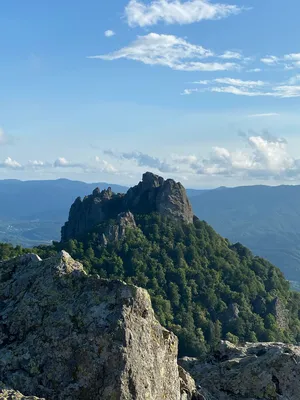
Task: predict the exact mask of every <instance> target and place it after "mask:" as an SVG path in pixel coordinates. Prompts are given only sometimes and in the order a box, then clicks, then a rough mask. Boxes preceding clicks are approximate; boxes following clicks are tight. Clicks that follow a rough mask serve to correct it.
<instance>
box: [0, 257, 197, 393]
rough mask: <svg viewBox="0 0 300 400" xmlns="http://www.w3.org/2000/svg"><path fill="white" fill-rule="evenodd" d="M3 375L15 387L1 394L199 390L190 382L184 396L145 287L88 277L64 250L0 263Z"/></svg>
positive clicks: (170, 345) (171, 348) (173, 352)
mask: <svg viewBox="0 0 300 400" xmlns="http://www.w3.org/2000/svg"><path fill="white" fill-rule="evenodd" d="M181 375H182V374H181ZM186 379H187V378H186ZM0 382H3V384H5V385H6V386H7V388H11V389H13V390H14V391H9V390H8V389H3V390H2V398H3V399H23V398H24V399H28V400H29V399H32V400H33V399H35V397H22V395H21V394H20V393H23V394H24V396H37V397H40V398H45V399H47V400H119V399H120V400H146V399H148V400H163V399H166V400H180V399H181V398H182V399H184V400H186V399H187V400H190V399H192V398H193V395H195V396H196V393H195V388H194V386H193V383H192V381H191V382H190V383H189V385H187V387H185V389H184V390H183V389H182V397H181V392H180V386H182V385H181V380H180V377H179V371H178V366H177V338H176V336H175V335H173V334H172V333H170V332H169V331H167V330H166V329H164V328H163V327H162V326H161V325H160V324H159V323H158V321H157V320H156V318H155V316H154V312H153V309H152V307H151V301H150V297H149V295H148V293H147V291H145V290H144V289H140V288H138V287H135V286H130V285H126V284H125V283H123V282H121V281H108V280H103V279H100V278H99V277H97V276H88V275H87V274H86V273H85V272H84V270H83V267H82V265H81V264H80V263H79V262H76V261H74V260H73V259H72V258H71V257H70V256H69V255H68V253H66V252H62V253H61V254H59V255H58V256H57V257H53V258H49V259H46V260H44V261H42V260H41V259H40V258H39V257H38V256H36V255H34V254H31V255H27V256H22V257H18V258H15V259H12V260H9V261H6V262H2V263H0ZM18 391H20V393H18ZM0 398H1V397H0ZM194 399H197V397H194Z"/></svg>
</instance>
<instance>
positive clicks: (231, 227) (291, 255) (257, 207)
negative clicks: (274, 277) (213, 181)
mask: <svg viewBox="0 0 300 400" xmlns="http://www.w3.org/2000/svg"><path fill="white" fill-rule="evenodd" d="M190 200H191V203H192V206H193V210H194V213H195V214H196V215H197V216H198V217H199V218H201V219H203V220H205V221H207V222H208V223H209V224H210V225H212V226H213V228H214V229H216V231H217V232H219V233H220V234H221V235H222V236H224V237H226V238H228V239H229V240H230V241H232V242H236V241H239V242H242V243H243V244H244V245H245V246H247V247H249V248H250V249H251V250H252V251H253V253H254V254H257V255H260V256H262V257H265V258H267V259H268V260H270V261H271V262H272V263H274V264H275V265H277V266H278V267H279V268H280V269H281V270H282V271H283V273H284V274H285V276H286V278H287V279H289V280H291V281H298V282H300V186H276V187H269V186H245V187H237V188H223V189H222V190H210V191H206V192H202V193H201V194H200V195H198V196H197V195H195V196H193V197H190Z"/></svg>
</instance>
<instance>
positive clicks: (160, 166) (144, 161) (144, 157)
mask: <svg viewBox="0 0 300 400" xmlns="http://www.w3.org/2000/svg"><path fill="white" fill-rule="evenodd" d="M104 154H106V155H109V156H110V157H114V158H117V159H119V160H128V161H134V162H135V163H136V164H137V165H138V166H139V167H150V168H155V169H157V170H158V171H160V172H165V173H166V172H177V171H178V168H177V167H176V166H173V165H172V164H171V163H168V162H166V161H162V160H160V159H159V158H157V157H153V156H150V155H149V154H145V153H141V152H139V151H132V152H129V153H117V152H115V151H112V150H105V151H104Z"/></svg>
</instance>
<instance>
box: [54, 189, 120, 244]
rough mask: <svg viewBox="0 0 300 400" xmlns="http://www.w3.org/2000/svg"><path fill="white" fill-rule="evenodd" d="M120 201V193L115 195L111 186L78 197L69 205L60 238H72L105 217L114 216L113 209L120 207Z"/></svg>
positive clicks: (64, 239) (65, 239)
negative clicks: (82, 197)
mask: <svg viewBox="0 0 300 400" xmlns="http://www.w3.org/2000/svg"><path fill="white" fill-rule="evenodd" d="M121 201H122V195H115V194H114V193H112V191H111V188H108V189H107V190H103V191H102V192H101V191H100V189H99V188H96V189H95V190H94V191H93V193H92V194H91V195H90V196H86V197H85V198H84V199H83V200H82V199H81V198H80V197H78V198H77V199H76V200H75V202H74V203H73V204H72V206H71V209H70V213H69V220H68V222H66V223H65V225H64V226H63V227H62V230H61V236H62V240H63V241H67V240H69V239H74V238H76V237H78V236H80V235H82V234H84V233H85V232H87V231H89V230H91V229H92V228H93V227H94V226H95V225H97V224H100V223H101V222H103V221H105V220H106V219H109V218H111V217H115V212H114V211H115V209H116V210H118V209H119V208H120V205H121Z"/></svg>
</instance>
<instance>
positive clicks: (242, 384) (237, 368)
mask: <svg viewBox="0 0 300 400" xmlns="http://www.w3.org/2000/svg"><path fill="white" fill-rule="evenodd" d="M180 364H181V365H182V366H183V367H184V368H185V369H187V370H188V371H189V372H190V373H191V375H192V376H193V378H194V379H195V380H196V383H197V384H198V385H200V386H201V388H202V389H201V390H202V391H203V393H206V396H205V398H206V399H214V400H259V399H264V400H298V399H299V398H300V380H299V376H300V348H299V347H298V346H292V345H287V344H283V343H247V344H246V345H244V346H235V345H233V344H231V343H229V342H222V344H221V347H220V351H218V352H217V353H215V354H214V355H213V356H211V357H210V358H209V359H207V360H204V361H203V360H202V361H200V360H197V359H191V358H187V357H186V358H183V359H182V360H180Z"/></svg>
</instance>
